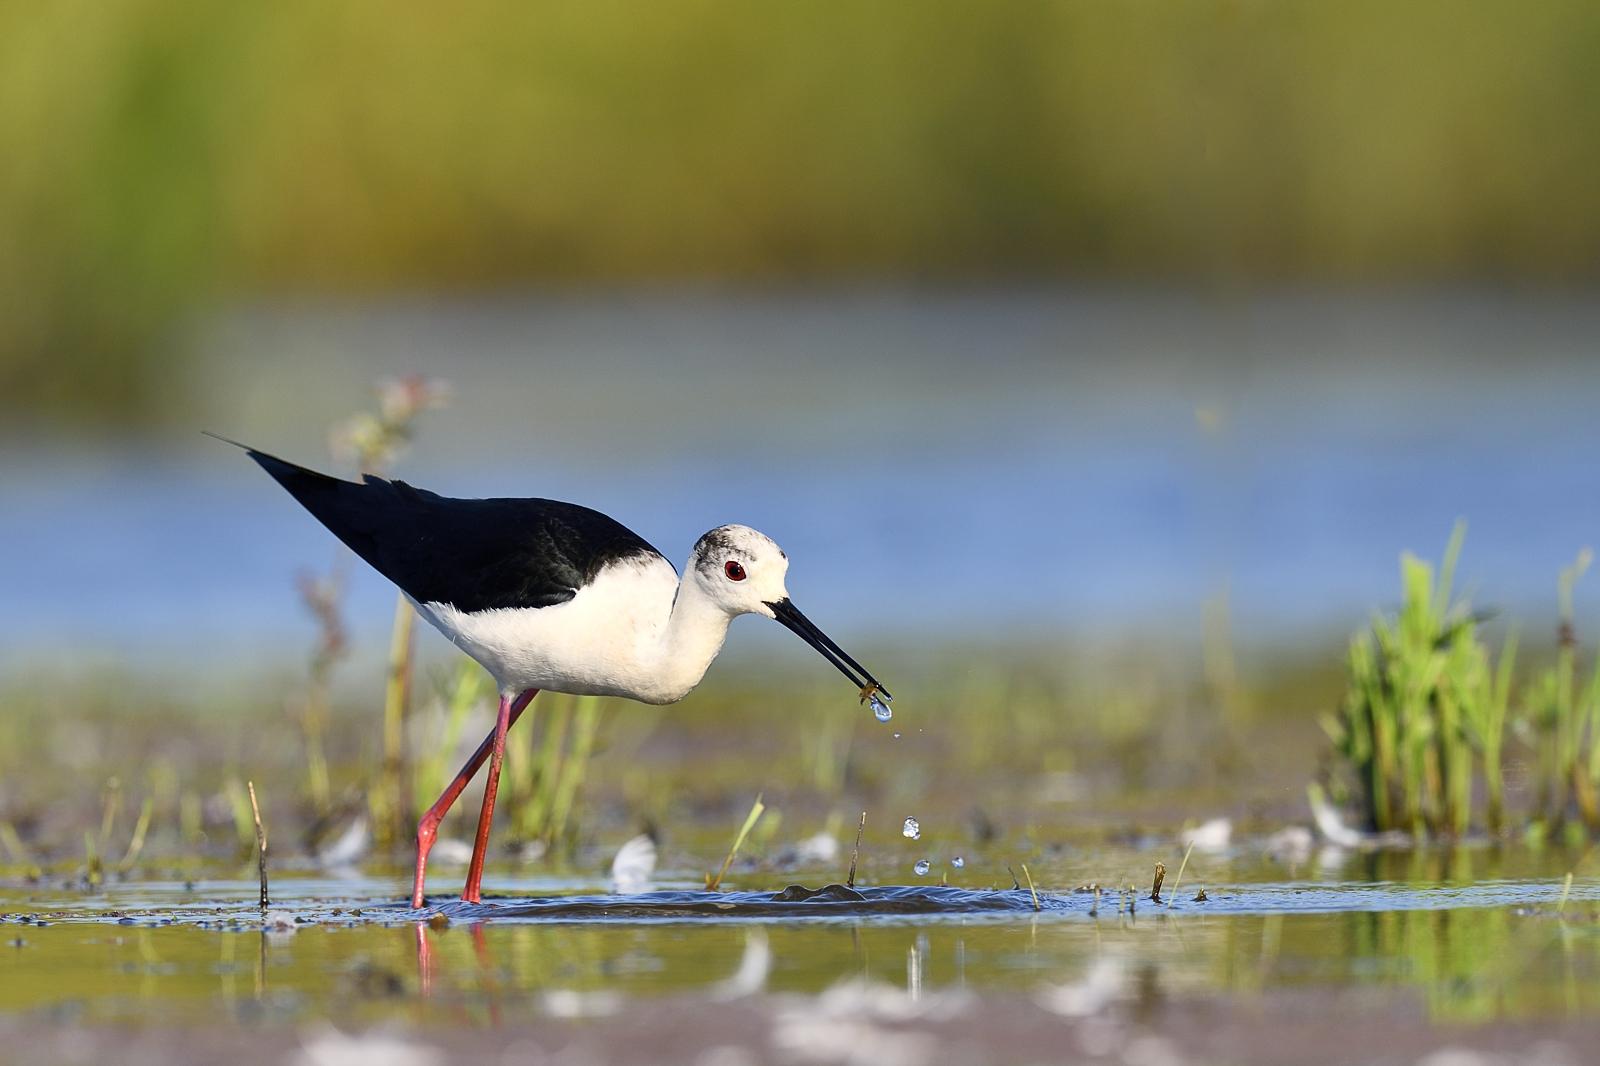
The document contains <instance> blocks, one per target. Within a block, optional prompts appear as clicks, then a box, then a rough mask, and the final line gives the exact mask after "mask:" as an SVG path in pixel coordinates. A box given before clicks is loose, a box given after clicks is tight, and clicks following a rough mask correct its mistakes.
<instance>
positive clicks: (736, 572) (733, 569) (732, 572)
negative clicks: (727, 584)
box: [722, 559, 744, 581]
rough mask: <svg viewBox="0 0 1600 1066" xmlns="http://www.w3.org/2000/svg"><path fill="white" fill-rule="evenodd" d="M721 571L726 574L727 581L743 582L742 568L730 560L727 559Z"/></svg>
mask: <svg viewBox="0 0 1600 1066" xmlns="http://www.w3.org/2000/svg"><path fill="white" fill-rule="evenodd" d="M722 569H723V570H724V571H725V572H726V573H727V575H728V580H729V581H743V580H744V567H742V566H740V565H739V564H738V563H736V562H734V561H733V560H732V559H729V560H728V561H727V563H725V564H724V565H723V567H722Z"/></svg>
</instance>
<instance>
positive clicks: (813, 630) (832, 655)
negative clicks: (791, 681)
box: [767, 599, 894, 701]
mask: <svg viewBox="0 0 1600 1066" xmlns="http://www.w3.org/2000/svg"><path fill="white" fill-rule="evenodd" d="M767 606H768V607H771V608H772V614H773V616H774V617H776V618H777V619H778V621H780V622H782V623H783V624H784V626H786V627H787V628H789V629H791V630H793V631H794V632H795V633H796V634H798V635H799V637H800V639H801V640H803V641H805V642H806V643H807V644H809V645H811V646H812V647H813V648H816V649H817V650H818V651H819V652H821V653H822V657H823V658H824V659H827V660H828V661H829V662H830V663H832V664H833V665H834V666H836V667H838V668H839V672H840V673H841V674H843V675H844V676H845V677H848V678H849V679H850V683H851V684H852V685H854V686H856V687H857V688H859V689H860V690H861V698H862V700H863V701H865V700H867V699H869V698H870V697H871V696H872V694H873V693H877V694H878V695H880V696H882V697H883V698H884V700H885V701H888V700H892V699H894V697H893V696H891V695H889V690H888V689H886V688H884V687H883V686H882V685H880V684H878V679H877V678H875V677H873V676H872V675H871V674H869V673H867V671H866V668H865V667H863V666H862V665H861V664H860V663H858V662H856V661H855V660H854V659H852V658H850V656H849V655H847V654H845V650H844V649H843V648H841V647H839V645H837V644H835V643H834V642H833V641H832V640H830V639H828V634H826V633H824V632H823V631H822V630H820V629H818V628H817V627H816V625H814V624H813V623H812V621H811V619H809V618H807V617H806V616H805V615H803V614H801V613H800V608H798V607H796V606H795V605H794V604H793V603H791V602H789V600H788V599H782V600H775V601H769V602H768V603H767Z"/></svg>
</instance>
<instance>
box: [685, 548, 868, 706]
mask: <svg viewBox="0 0 1600 1066" xmlns="http://www.w3.org/2000/svg"><path fill="white" fill-rule="evenodd" d="M788 574H789V557H788V556H787V555H785V554H784V553H783V549H782V548H780V547H778V546H777V544H775V543H773V540H772V538H771V537H769V536H767V535H766V534H765V533H758V532H756V531H755V530H753V529H751V528H750V527H749V526H718V527H717V528H716V529H713V530H712V531H711V532H709V533H707V534H706V535H705V536H703V537H701V538H700V539H699V540H698V541H696V542H695V546H694V551H693V552H691V553H690V556H689V567H688V572H687V575H686V576H685V577H684V580H685V581H686V582H688V581H693V582H694V583H695V585H696V587H697V588H698V589H699V590H700V591H701V592H702V593H703V594H705V595H706V596H707V597H708V598H709V599H710V600H711V602H713V603H715V604H716V605H717V606H719V607H721V608H722V609H723V610H724V611H726V612H727V613H728V617H730V618H731V617H733V616H734V615H740V614H759V615H764V616H765V617H767V618H773V619H776V620H777V621H778V622H779V623H781V624H782V625H783V626H784V627H785V628H787V629H789V630H790V631H791V632H793V633H795V634H796V635H797V636H799V637H800V639H801V640H804V641H805V642H806V643H807V644H809V645H811V646H812V647H813V648H815V649H817V651H819V652H821V653H822V656H823V658H825V659H827V660H828V661H829V662H830V663H832V664H833V665H834V666H835V667H836V668H837V669H838V671H839V672H840V673H841V674H843V675H844V676H845V677H848V678H849V679H850V681H851V683H852V684H854V685H855V686H856V688H857V689H859V690H860V692H861V700H862V702H863V703H865V702H867V701H868V700H871V701H872V704H873V709H874V710H879V709H880V708H881V717H883V718H887V717H888V714H889V712H888V708H887V707H884V702H886V701H888V700H890V699H893V697H892V696H890V695H889V692H888V690H887V689H885V688H884V687H883V686H882V685H880V684H879V683H878V679H877V678H875V677H873V676H872V675H871V674H869V673H867V670H866V668H865V667H863V666H862V665H861V664H860V663H858V662H856V661H855V660H854V659H852V658H851V657H850V655H849V654H848V653H847V652H846V651H845V650H844V649H843V648H841V647H839V645H837V644H835V643H834V642H833V641H832V640H831V639H830V638H829V637H828V635H827V634H826V633H824V632H823V631H822V630H820V629H818V628H817V626H816V624H815V623H813V622H812V621H811V619H809V618H807V617H806V616H805V615H803V614H801V613H800V609H799V608H798V607H796V606H795V605H794V603H793V601H791V600H790V599H789V590H788V588H786V587H785V585H784V579H785V578H786V577H787V576H788Z"/></svg>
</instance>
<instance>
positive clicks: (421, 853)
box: [411, 688, 539, 908]
mask: <svg viewBox="0 0 1600 1066" xmlns="http://www.w3.org/2000/svg"><path fill="white" fill-rule="evenodd" d="M538 694H539V690H538V689H536V688H530V689H529V690H528V691H526V692H524V693H523V694H522V695H520V696H518V697H517V699H516V702H515V703H513V704H512V705H511V719H510V721H509V722H507V723H506V728H507V729H509V728H510V727H511V725H512V724H513V723H515V722H516V720H517V719H518V718H520V717H522V712H523V711H524V710H525V709H526V708H527V706H528V704H529V703H531V702H532V701H533V697H535V696H537V695H538ZM505 709H506V706H505V701H504V700H501V703H500V711H501V713H502V714H504V713H505ZM497 736H498V737H500V738H501V739H500V744H501V750H502V751H503V750H504V748H505V737H504V735H503V734H502V733H501V732H500V723H499V722H498V721H496V722H495V727H494V729H493V730H492V731H491V732H490V733H489V735H488V736H486V737H484V738H483V743H482V744H479V745H478V750H477V751H475V752H473V753H472V758H470V759H468V760H467V764H466V765H465V766H463V767H462V768H461V772H460V773H458V774H456V776H455V780H453V781H451V782H450V787H449V788H446V789H445V790H444V795H442V796H440V797H439V801H438V802H437V803H435V804H434V805H433V806H432V807H429V808H428V813H427V814H424V815H423V816H422V821H421V822H419V823H417V877H416V880H415V881H414V882H413V883H412V888H411V906H412V907H417V908H420V907H421V906H422V903H423V900H422V884H423V879H424V877H425V875H426V873H427V869H428V852H430V851H432V850H433V842H434V839H435V838H436V837H437V836H438V835H439V823H440V822H442V821H444V816H445V815H446V814H447V813H449V811H450V808H451V806H452V805H454V803H455V801H456V797H457V796H459V795H461V791H462V789H464V788H466V787H467V782H469V781H471V780H472V775H473V774H476V773H477V772H478V767H480V766H482V765H483V760H484V759H487V758H488V757H489V752H490V751H491V750H492V749H493V748H494V742H495V737H497ZM496 765H498V763H497V764H496ZM474 861H476V860H474Z"/></svg>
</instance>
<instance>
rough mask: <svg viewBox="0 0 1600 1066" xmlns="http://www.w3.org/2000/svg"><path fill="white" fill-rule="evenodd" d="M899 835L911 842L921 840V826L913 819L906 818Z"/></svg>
mask: <svg viewBox="0 0 1600 1066" xmlns="http://www.w3.org/2000/svg"><path fill="white" fill-rule="evenodd" d="M900 835H901V836H903V837H909V838H910V839H912V840H921V839H922V826H920V825H918V824H917V820H916V819H915V818H907V819H906V824H905V825H903V826H901V827H900Z"/></svg>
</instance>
